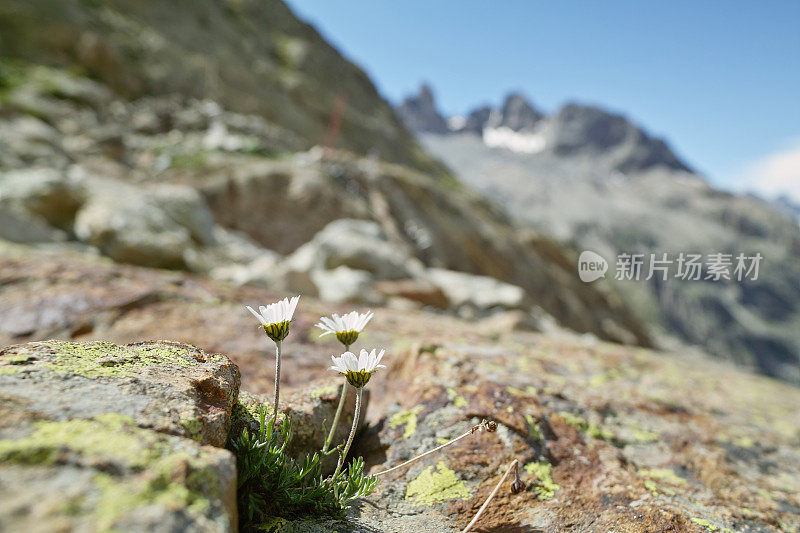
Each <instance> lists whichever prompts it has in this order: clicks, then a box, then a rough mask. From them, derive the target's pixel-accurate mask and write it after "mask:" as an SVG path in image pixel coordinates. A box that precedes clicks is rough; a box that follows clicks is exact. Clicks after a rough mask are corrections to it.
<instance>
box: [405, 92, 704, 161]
mask: <svg viewBox="0 0 800 533" xmlns="http://www.w3.org/2000/svg"><path fill="white" fill-rule="evenodd" d="M397 114H398V116H399V117H400V119H401V120H402V122H403V123H404V124H405V125H406V127H407V128H408V129H409V130H411V131H414V132H417V133H433V134H437V135H446V134H451V133H472V134H475V135H478V136H480V137H481V138H482V139H483V141H484V143H485V144H486V145H487V146H489V147H492V148H499V149H507V150H511V151H514V152H521V153H527V154H537V153H540V152H546V153H549V154H553V155H556V156H560V157H567V158H570V157H577V158H585V157H590V158H595V159H597V160H598V161H602V162H604V163H605V166H607V167H608V168H609V169H612V170H616V171H620V172H625V173H627V172H641V171H646V170H649V169H652V168H663V169H667V170H676V171H682V172H692V169H691V168H690V167H689V166H688V165H687V164H686V163H684V162H683V161H682V160H681V159H680V158H678V156H677V155H675V153H674V152H673V151H672V149H671V148H670V147H669V145H667V143H666V142H665V141H664V140H663V139H660V138H657V137H653V136H651V135H650V134H648V133H647V132H646V131H644V130H643V129H642V128H641V127H639V126H638V125H636V124H635V123H633V122H632V121H630V120H629V119H628V118H627V117H625V116H623V115H621V114H617V113H613V112H611V111H608V110H606V109H603V108H601V107H596V106H591V105H584V104H579V103H575V102H570V103H567V104H566V105H564V106H563V107H562V108H561V109H559V110H558V111H557V112H556V113H554V114H552V115H547V114H545V113H543V112H542V111H540V110H538V109H536V108H535V107H534V106H533V104H531V102H530V100H529V99H528V98H526V97H525V95H523V94H522V93H520V92H511V93H509V94H508V95H507V96H506V97H505V99H504V100H503V103H502V105H500V106H497V107H495V106H490V105H482V106H480V107H477V108H475V109H474V110H473V111H471V112H469V113H468V114H467V115H466V116H464V117H449V118H448V117H444V116H442V115H441V114H440V113H439V112H438V111H437V109H436V100H435V98H434V95H433V90H432V89H431V88H430V86H429V85H427V84H425V85H422V86H421V87H420V89H419V92H418V93H417V94H416V95H413V96H409V97H408V98H406V99H405V100H404V101H403V103H402V104H401V105H400V106H399V107H398V108H397Z"/></svg>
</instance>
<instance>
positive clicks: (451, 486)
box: [406, 461, 472, 505]
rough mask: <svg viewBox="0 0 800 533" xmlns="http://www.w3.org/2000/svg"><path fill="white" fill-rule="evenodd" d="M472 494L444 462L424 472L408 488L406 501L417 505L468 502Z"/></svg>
mask: <svg viewBox="0 0 800 533" xmlns="http://www.w3.org/2000/svg"><path fill="white" fill-rule="evenodd" d="M470 496H472V493H471V492H470V490H469V489H468V488H467V486H466V485H465V484H464V482H463V481H461V480H460V479H458V478H457V477H456V473H455V472H454V471H453V470H451V469H450V468H448V467H447V465H446V464H445V463H444V461H440V462H439V463H438V464H437V465H436V470H435V471H434V469H433V467H432V466H429V467H428V468H426V469H425V470H423V471H422V472H421V473H420V474H419V475H418V476H417V477H416V478H415V479H414V480H413V481H411V482H410V483H409V484H408V486H407V487H406V499H407V500H411V501H412V502H413V503H414V504H416V505H433V504H434V503H437V502H442V501H446V500H457V499H461V500H466V499H469V498H470Z"/></svg>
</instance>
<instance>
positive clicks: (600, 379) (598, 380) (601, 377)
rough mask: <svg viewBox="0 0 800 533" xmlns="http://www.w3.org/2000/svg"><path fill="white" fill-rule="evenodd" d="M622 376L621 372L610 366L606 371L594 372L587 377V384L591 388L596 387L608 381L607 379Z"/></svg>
mask: <svg viewBox="0 0 800 533" xmlns="http://www.w3.org/2000/svg"><path fill="white" fill-rule="evenodd" d="M621 377H622V372H620V371H619V370H617V369H616V368H612V369H611V370H609V371H608V372H603V373H601V374H595V375H594V376H592V377H591V378H590V379H589V386H590V387H591V388H593V389H597V388H599V387H601V386H603V385H604V384H606V383H608V382H609V381H612V380H615V379H619V378H621Z"/></svg>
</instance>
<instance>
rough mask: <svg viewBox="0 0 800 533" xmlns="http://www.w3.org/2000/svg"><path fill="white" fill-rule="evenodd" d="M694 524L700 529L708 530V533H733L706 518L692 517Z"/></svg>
mask: <svg viewBox="0 0 800 533" xmlns="http://www.w3.org/2000/svg"><path fill="white" fill-rule="evenodd" d="M692 522H694V523H695V524H697V525H698V526H700V527H704V528H706V530H708V531H719V532H720V533H733V530H732V529H730V528H727V527H724V526H718V525H717V524H715V523H714V522H712V521H711V520H707V519H705V518H696V517H692Z"/></svg>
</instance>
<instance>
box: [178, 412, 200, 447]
mask: <svg viewBox="0 0 800 533" xmlns="http://www.w3.org/2000/svg"><path fill="white" fill-rule="evenodd" d="M181 426H183V429H184V431H186V435H188V436H189V438H191V439H192V440H196V441H197V442H203V421H202V420H200V419H199V418H190V419H187V420H182V421H181Z"/></svg>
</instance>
